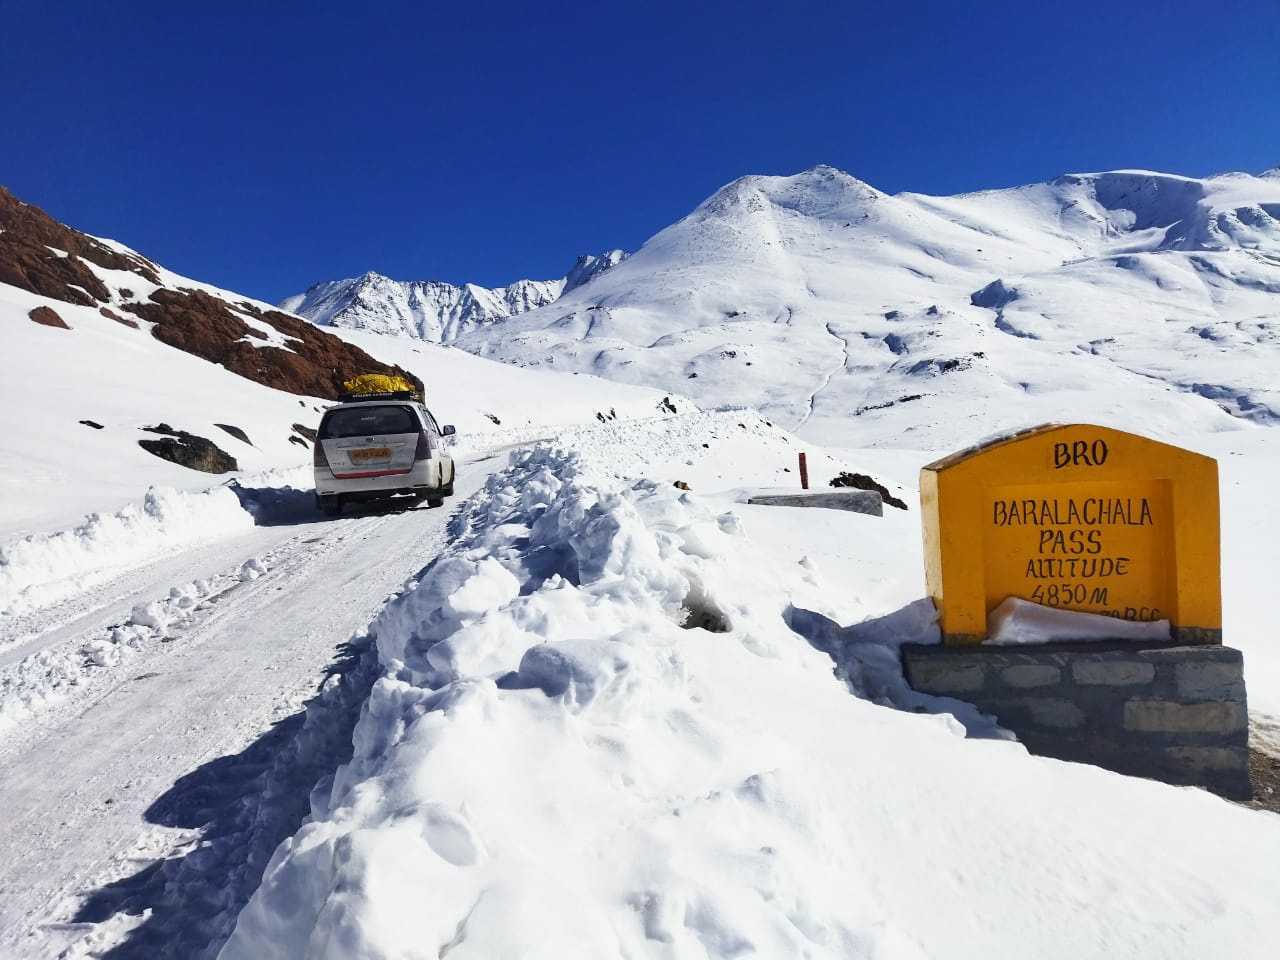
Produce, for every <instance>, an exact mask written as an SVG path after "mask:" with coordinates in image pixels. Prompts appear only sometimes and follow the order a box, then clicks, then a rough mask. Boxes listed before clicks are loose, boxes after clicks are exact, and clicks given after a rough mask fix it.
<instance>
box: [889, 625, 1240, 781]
mask: <svg viewBox="0 0 1280 960" xmlns="http://www.w3.org/2000/svg"><path fill="white" fill-rule="evenodd" d="M902 659H903V667H904V670H905V672H906V677H907V681H908V682H909V683H910V684H911V686H912V687H913V688H914V689H916V690H918V691H919V692H921V693H928V694H935V695H940V696H948V697H955V698H956V699H959V700H966V701H968V702H970V703H972V704H974V705H975V706H977V707H978V708H979V709H980V710H982V711H983V712H984V713H990V714H993V715H995V717H996V718H997V719H998V720H999V722H1000V725H1001V726H1003V727H1005V728H1006V729H1009V730H1012V731H1013V732H1014V733H1015V734H1016V735H1017V737H1018V739H1019V740H1020V741H1022V743H1023V744H1024V745H1025V746H1026V748H1027V749H1028V750H1029V751H1031V752H1032V753H1034V754H1039V755H1041V756H1046V757H1056V758H1058V759H1061V760H1073V761H1076V762H1080V763H1091V764H1095V765H1096V766H1100V767H1106V768H1107V769H1109V770H1115V771H1116V772H1118V773H1126V774H1130V775H1133V776H1139V777H1149V778H1151V779H1153V780H1162V781H1164V782H1165V783H1172V784H1181V785H1190V786H1197V787H1203V788H1205V789H1207V790H1211V791H1213V792H1214V793H1217V794H1219V795H1221V796H1223V797H1228V798H1230V799H1233V800H1247V799H1249V797H1250V787H1249V741H1248V737H1249V717H1248V711H1247V709H1246V703H1245V686H1244V664H1243V658H1242V657H1241V655H1240V651H1238V650H1234V649H1232V648H1230V647H1222V646H1170V645H1168V644H1139V643H1133V642H1132V641H1117V642H1115V643H1108V642H1097V643H1051V644H1037V645H1028V646H1009V647H1004V646H1000V647H995V646H968V647H943V646H930V645H920V644H907V645H905V646H904V647H903V648H902Z"/></svg>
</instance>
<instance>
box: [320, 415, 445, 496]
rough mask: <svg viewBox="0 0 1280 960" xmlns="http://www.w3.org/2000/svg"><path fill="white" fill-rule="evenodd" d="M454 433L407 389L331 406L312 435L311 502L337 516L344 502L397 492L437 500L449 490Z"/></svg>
mask: <svg viewBox="0 0 1280 960" xmlns="http://www.w3.org/2000/svg"><path fill="white" fill-rule="evenodd" d="M453 434H454V429H453V427H452V426H449V425H446V426H443V427H441V426H440V425H439V424H437V423H436V418H435V417H433V416H432V415H431V411H430V410H428V409H427V408H426V407H425V406H423V405H422V404H421V403H420V402H418V401H417V400H415V399H413V397H412V395H411V394H408V393H404V394H386V395H381V396H376V397H372V398H369V399H363V398H362V399H360V400H359V401H357V402H349V403H340V404H338V405H337V406H334V407H330V408H329V409H328V410H326V411H325V414H324V418H323V419H322V420H321V421H320V430H319V434H318V435H317V437H316V445H315V461H314V462H315V475H316V506H317V507H319V508H320V510H322V511H323V512H324V513H326V514H328V515H330V516H336V515H337V514H339V513H341V512H342V506H343V504H344V503H350V502H354V501H361V500H380V499H384V498H387V497H393V496H395V495H396V494H409V495H411V496H413V497H416V498H417V499H419V500H426V501H427V503H428V504H429V505H430V506H433V507H438V506H440V504H442V503H444V498H445V497H447V496H450V495H451V494H452V493H453V481H454V475H455V471H454V464H453V457H452V456H451V455H450V453H449V450H448V444H449V441H448V440H446V438H447V437H451V436H453Z"/></svg>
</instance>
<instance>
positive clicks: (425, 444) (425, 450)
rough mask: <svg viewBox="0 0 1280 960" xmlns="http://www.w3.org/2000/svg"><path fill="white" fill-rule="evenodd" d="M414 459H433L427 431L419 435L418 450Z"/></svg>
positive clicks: (414, 453) (414, 454)
mask: <svg viewBox="0 0 1280 960" xmlns="http://www.w3.org/2000/svg"><path fill="white" fill-rule="evenodd" d="M413 459H415V460H430V459H431V441H430V440H429V439H427V431H425V430H423V431H422V432H421V433H419V434H418V449H417V450H415V451H414V452H413Z"/></svg>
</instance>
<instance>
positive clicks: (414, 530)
mask: <svg viewBox="0 0 1280 960" xmlns="http://www.w3.org/2000/svg"><path fill="white" fill-rule="evenodd" d="M486 466H488V464H486ZM484 474H485V471H484V470H483V468H481V467H476V468H474V469H472V470H469V471H466V472H465V473H463V474H462V475H460V477H459V481H458V496H459V499H461V498H463V497H465V496H467V495H468V494H469V493H470V492H471V491H472V490H473V489H475V487H476V486H477V485H479V484H480V483H482V482H483V480H484ZM456 502H457V501H450V505H449V506H447V507H446V508H444V509H436V510H430V509H427V508H426V507H425V506H423V507H420V508H417V509H414V510H409V511H404V512H397V513H387V514H364V515H357V516H349V517H344V518H342V519H339V520H332V521H320V522H309V523H303V524H299V525H297V526H279V527H262V528H256V529H255V530H254V531H252V532H251V533H249V534H245V535H244V536H241V537H237V538H235V539H233V540H229V541H222V542H220V543H218V544H216V545H215V546H212V547H207V548H202V549H201V550H199V551H194V552H191V553H190V554H189V555H182V556H178V557H174V558H171V559H170V560H167V561H165V562H163V563H160V564H153V565H152V566H150V567H148V568H146V569H144V570H141V571H134V572H133V573H132V574H130V575H129V577H127V578H124V579H123V580H121V581H119V582H117V583H116V584H115V585H114V586H110V585H109V586H108V588H107V594H106V595H103V594H99V596H98V598H97V600H96V601H93V602H85V610H84V611H83V612H81V613H80V614H79V615H78V616H77V615H75V613H76V611H74V610H72V611H70V613H71V614H72V616H71V617H70V618H68V617H67V616H61V617H56V618H54V622H45V623H44V624H43V625H42V626H43V627H44V629H43V630H41V631H40V632H39V633H37V634H36V635H35V636H31V635H30V634H28V635H27V636H26V637H25V638H24V639H22V640H21V641H20V643H19V644H18V645H16V646H14V647H12V648H11V649H10V650H8V651H5V654H6V656H5V659H6V661H12V660H13V659H14V658H15V657H16V656H17V655H18V654H19V653H21V655H22V656H28V655H29V654H31V653H32V652H33V651H34V650H38V649H45V648H50V647H58V646H61V645H66V644H68V643H76V642H78V639H79V638H80V637H83V636H86V635H89V634H92V633H93V632H94V631H95V630H101V628H102V626H103V625H104V624H106V623H110V622H112V620H115V621H117V622H118V621H119V620H120V619H121V618H123V617H127V615H128V611H129V609H130V607H131V605H132V604H133V603H135V602H138V600H139V598H142V599H147V598H148V597H147V591H148V590H152V591H153V593H154V594H155V596H159V597H162V596H164V592H165V591H164V590H160V589H159V588H160V587H161V586H163V585H165V584H172V583H180V582H183V581H185V580H190V579H191V578H193V577H201V576H210V575H212V574H213V573H216V572H217V570H218V569H220V568H226V567H231V568H232V569H234V566H235V564H238V563H239V562H242V561H244V560H246V559H248V558H251V557H261V556H264V555H266V554H269V555H270V557H271V559H270V562H269V563H268V564H267V565H266V566H267V570H266V573H265V574H263V575H261V576H259V577H257V578H256V579H251V580H245V581H241V580H238V579H234V578H232V579H230V580H229V582H230V586H227V587H226V588H225V589H223V590H222V591H221V592H219V593H216V594H215V595H213V596H212V597H211V598H210V601H211V602H209V603H208V604H207V605H205V606H204V607H203V608H202V609H199V610H198V611H197V612H196V613H195V614H194V616H193V617H192V619H191V621H190V622H189V623H188V624H186V625H185V626H183V627H182V628H180V629H179V630H178V631H177V635H176V636H175V637H174V638H173V639H172V640H170V641H168V642H164V643H156V644H153V645H151V646H148V647H144V648H143V649H142V650H141V651H140V652H139V653H138V654H137V655H136V656H134V657H132V658H130V659H128V660H127V661H125V662H123V663H121V664H119V665H117V666H115V667H108V668H105V669H103V670H102V671H101V672H100V673H98V674H94V675H93V676H92V678H91V679H90V680H89V681H88V682H86V683H85V684H83V687H82V688H76V689H73V691H72V692H71V694H70V695H69V696H68V697H66V698H65V699H63V700H61V701H60V702H58V703H56V704H54V705H52V706H50V707H49V708H48V709H47V710H45V711H43V712H39V713H37V714H36V715H33V717H32V718H31V721H30V723H29V724H24V725H21V726H20V727H19V728H17V729H12V730H9V731H7V732H5V733H3V734H0V810H3V811H4V830H3V831H0V956H5V957H9V956H21V957H44V956H58V955H61V952H62V951H64V950H67V951H68V952H67V954H66V955H69V956H84V955H99V954H100V952H101V951H103V950H106V949H110V948H111V947H113V946H114V947H115V949H114V950H112V952H111V953H110V955H111V956H134V955H137V956H142V955H146V956H170V955H172V956H179V955H181V956H184V957H185V956H198V955H200V945H201V939H202V937H206V936H207V935H208V934H213V933H215V932H216V931H214V930H208V931H201V930H199V929H193V928H198V927H199V925H200V923H201V922H202V921H203V922H208V921H209V920H210V917H211V916H213V915H218V916H221V915H223V914H225V913H226V910H227V909H228V908H234V907H235V906H237V904H236V903H234V902H228V901H227V899H226V898H227V896H228V894H227V891H226V890H225V889H223V887H225V884H224V883H223V880H224V878H223V877H212V876H211V877H209V878H208V879H209V880H210V881H212V883H211V884H210V891H215V892H217V895H218V896H221V897H222V898H223V902H220V903H213V904H208V905H206V906H205V908H203V909H202V908H199V907H195V906H193V905H192V904H191V903H186V904H183V909H182V911H181V912H182V914H183V918H182V919H181V926H182V929H181V930H177V929H175V928H173V927H172V926H165V925H166V924H171V923H173V922H176V921H175V918H174V917H172V916H171V917H169V918H167V919H166V918H165V917H164V916H162V914H163V913H164V912H165V903H164V901H165V897H166V896H168V897H169V898H170V899H171V898H172V896H174V895H175V893H174V891H173V890H170V891H169V892H168V894H165V893H163V891H162V888H163V886H164V884H159V886H157V883H156V882H155V876H154V874H155V873H156V871H155V870H154V869H153V868H152V867H151V865H152V864H154V863H156V862H157V861H158V860H160V859H162V858H174V860H171V861H170V863H171V864H172V863H173V862H175V860H176V859H177V858H179V857H184V858H188V859H189V858H190V857H191V854H192V851H193V850H195V851H197V852H198V850H199V848H200V847H201V846H202V845H203V846H205V847H209V846H210V841H209V839H208V838H207V837H205V836H203V835H202V830H203V828H204V827H205V826H206V825H207V824H210V823H216V822H219V820H220V819H225V818H226V817H227V816H229V815H233V814H232V811H231V810H230V809H229V808H232V807H235V808H241V809H243V808H244V807H245V806H246V805H252V804H254V803H256V802H257V800H256V799H255V797H254V796H252V794H253V793H254V791H260V790H261V789H263V783H262V780H261V778H258V777H257V776H256V775H257V774H258V773H260V772H261V770H262V768H263V766H264V764H265V765H267V766H270V765H271V763H272V762H276V763H277V765H278V762H279V756H278V755H277V754H279V753H280V751H281V750H282V749H285V748H287V747H288V744H287V743H285V740H286V739H287V738H286V737H285V736H284V733H287V734H288V735H289V736H292V735H293V734H294V733H295V732H296V730H297V729H298V728H300V727H301V720H300V714H299V711H300V708H301V705H302V704H303V702H304V701H305V700H306V699H307V698H308V697H311V696H312V695H313V694H314V693H315V691H316V689H317V686H318V685H319V684H320V682H321V680H322V679H323V678H324V676H325V674H326V670H327V669H329V667H330V665H331V664H333V663H334V662H335V660H340V659H341V656H342V655H341V653H340V651H339V649H338V648H339V647H340V645H341V644H343V643H344V642H345V641H347V640H348V639H350V638H351V636H352V635H353V634H356V633H359V632H360V631H362V630H363V628H364V627H365V626H366V625H367V623H368V622H369V620H370V618H371V617H372V616H373V615H374V614H375V613H376V612H377V611H378V609H379V608H380V607H381V606H382V604H383V602H384V601H385V599H386V598H387V596H388V594H390V593H393V592H394V591H396V590H397V589H398V588H399V587H400V586H401V584H402V583H403V582H404V581H405V579H406V578H408V577H410V576H412V575H413V574H415V573H417V572H418V571H419V570H420V569H421V568H422V567H423V566H425V565H426V564H427V563H429V562H430V561H431V559H432V558H433V557H434V556H435V554H436V553H437V552H438V551H439V550H440V548H441V547H442V546H443V544H444V543H445V541H446V538H447V535H448V534H447V526H448V523H447V521H448V518H449V516H450V514H451V513H452V509H451V507H452V504H453V503H456ZM155 596H153V597H151V599H154V598H155ZM65 612H66V611H64V613H65ZM57 620H61V621H62V622H61V623H60V624H58V623H56V621H57ZM37 626H41V625H37ZM273 728H274V729H273ZM282 731H283V732H282ZM273 738H274V739H273ZM348 742H349V738H348ZM237 767H239V768H240V769H237ZM213 769H216V771H217V775H216V776H212V775H210V776H208V777H202V772H209V773H210V774H212V770H213ZM202 779H203V780H206V781H207V782H208V787H207V788H202V787H201V782H202ZM184 784H185V785H187V786H188V787H192V789H186V790H183V789H181V788H182V787H183V785H184ZM227 784H237V785H238V787H239V794H238V795H237V790H236V789H231V790H228V788H227ZM308 789H309V786H303V787H302V789H301V801H300V804H301V806H300V808H299V809H300V811H304V810H305V803H306V792H307V790H308ZM210 791H212V792H210ZM296 805H297V804H295V806H296ZM251 819H252V818H251ZM296 825H297V822H296V819H295V820H294V822H293V823H292V824H284V825H282V829H283V831H284V833H288V832H291V831H292V830H293V829H294V828H296ZM281 835H283V834H281ZM278 839H279V838H278V837H275V838H274V839H273V838H271V837H266V838H259V842H264V843H268V844H270V845H272V846H273V845H274V842H275V840H278ZM213 846H216V844H213ZM224 852H225V851H224ZM232 859H233V860H234V859H235V857H234V856H233V857H232ZM157 891H160V892H157ZM86 896H88V897H89V898H90V899H89V900H88V901H86V900H85V899H84V898H85V897H86ZM202 896H205V897H206V898H208V897H209V896H210V892H209V891H206V892H205V893H203V894H202ZM215 899H216V897H215ZM230 899H231V900H232V901H234V899H235V895H231V897H230ZM86 902H87V903H89V904H90V907H89V908H88V909H86V906H85V904H86ZM94 904H96V906H94ZM95 911H96V912H95ZM142 911H149V912H142ZM174 912H175V911H172V910H171V911H170V913H174ZM130 914H139V915H137V916H130ZM231 917H232V918H233V917H234V913H232V914H231ZM149 924H150V925H157V924H159V925H161V926H164V927H165V929H163V930H155V929H153V930H150V931H148V929H147V927H148V925H149ZM175 938H177V940H178V941H181V942H182V943H183V946H181V947H179V946H178V945H177V942H175ZM161 943H164V944H165V946H164V948H163V949H160V950H157V948H158V947H159V946H160V944H161ZM68 948H69V949H68ZM174 949H177V951H178V952H177V953H174V952H172V951H173V950H174Z"/></svg>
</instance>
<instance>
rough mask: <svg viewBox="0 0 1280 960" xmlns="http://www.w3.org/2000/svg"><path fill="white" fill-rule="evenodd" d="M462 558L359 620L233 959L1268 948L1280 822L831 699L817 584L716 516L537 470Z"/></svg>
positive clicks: (660, 493) (477, 513)
mask: <svg viewBox="0 0 1280 960" xmlns="http://www.w3.org/2000/svg"><path fill="white" fill-rule="evenodd" d="M815 512H817V511H815ZM458 532H459V536H458V538H457V539H456V541H455V543H454V545H453V546H452V547H450V548H449V550H447V551H446V552H445V553H444V554H443V555H442V556H441V557H440V559H439V560H438V561H437V562H436V563H435V564H434V566H433V567H432V568H430V569H429V570H428V571H427V572H426V573H425V574H424V575H423V576H422V578H421V579H419V580H418V581H416V582H413V583H411V584H410V585H408V586H407V588H406V590H405V592H404V593H403V594H402V595H401V596H399V597H398V598H397V599H395V600H393V601H392V602H391V603H390V604H389V605H388V606H387V607H386V608H385V610H384V611H383V613H382V614H381V615H380V616H379V618H378V619H377V620H376V621H375V623H374V625H373V627H372V632H373V634H374V636H375V639H376V642H377V646H378V651H379V656H380V659H381V663H382V668H383V670H384V674H383V676H382V677H381V678H380V679H379V680H378V681H377V682H376V683H375V684H374V686H373V688H372V691H371V693H370V696H369V699H368V701H367V703H366V704H365V707H364V711H363V713H362V715H361V718H360V721H359V723H358V725H357V728H356V730H355V734H354V754H353V756H352V759H351V761H350V762H349V763H348V764H346V765H345V766H343V767H342V768H340V769H339V770H338V772H337V773H336V775H335V776H334V778H333V780H332V781H331V782H326V783H324V784H322V785H321V786H320V787H318V788H317V789H316V791H314V792H313V794H312V808H313V812H312V817H311V819H310V820H309V821H308V822H307V823H306V824H305V825H304V826H303V827H302V828H301V829H300V830H299V832H298V833H297V834H296V835H295V836H294V837H292V838H291V839H289V840H287V841H285V842H284V843H283V844H282V845H281V846H280V847H279V848H278V849H277V851H276V853H275V855H274V857H273V858H272V860H271V863H270V864H269V865H268V867H267V870H266V872H265V874H264V877H263V882H262V885H261V887H260V888H259V890H258V892H257V893H256V894H255V896H254V898H253V900H252V901H251V902H250V903H249V905H248V906H247V907H246V908H245V910H244V911H243V912H242V914H241V916H240V918H239V921H238V924H237V927H236V930H235V933H234V934H233V936H232V937H231V939H230V940H229V941H228V943H227V945H226V947H225V948H224V950H223V952H222V954H221V956H222V957H223V958H224V960H242V958H254V960H268V958H304V957H305V958H315V960H318V958H330V957H332V958H339V957H342V958H345V957H352V956H367V957H410V956H437V955H444V954H446V953H447V954H448V955H449V957H450V958H451V960H466V958H489V957H508V956H522V957H553V956H554V957H557V958H572V957H584V958H585V957H590V958H598V957H614V956H628V957H668V958H677V957H681V958H682V957H699V958H702V957H740V956H747V955H755V956H765V957H792V956H806V957H815V958H816V957H893V958H922V957H926V956H947V957H974V958H978V957H981V958H984V960H990V958H995V957H1024V956H1037V957H1064V958H1065V957H1071V958H1081V957H1101V956H1146V957H1153V956H1169V957H1173V956H1205V955H1229V956H1236V957H1260V956H1263V955H1265V954H1266V953H1267V947H1266V945H1267V944H1268V942H1269V941H1270V940H1271V939H1272V938H1273V937H1274V936H1275V935H1276V934H1280V915H1277V914H1276V911H1275V909H1274V898H1273V895H1272V891H1273V890H1274V887H1275V882H1276V880H1277V877H1278V875H1280V874H1278V871H1280V866H1277V865H1278V864H1280V820H1277V819H1276V818H1274V817H1271V816H1270V815H1267V814H1261V813H1256V812H1252V811H1248V810H1244V809H1241V808H1238V807H1234V806H1231V805H1229V804H1227V803H1225V802H1223V801H1221V800H1218V799H1217V798H1215V797H1212V796H1209V795H1207V794H1203V793H1201V792H1198V791H1194V790H1180V789H1175V788H1170V787H1166V786H1164V785H1161V784H1156V783H1152V782H1148V781H1142V780H1132V779H1128V778H1124V777H1120V776H1118V775H1115V774H1111V773H1108V772H1106V771H1102V770H1099V769H1096V768H1092V767H1086V766H1077V765H1072V764H1063V763H1059V762H1056V761H1051V760H1043V759H1038V758H1030V757H1028V756H1027V755H1026V754H1025V752H1024V751H1023V750H1022V748H1021V747H1019V746H1018V745H1016V744H1009V743H1003V742H993V741H977V740H966V739H963V738H961V737H959V736H957V735H956V733H957V725H956V724H954V723H953V722H951V721H949V720H948V719H947V718H938V717H931V716H922V715H915V714H912V713H910V712H906V711H900V710H892V709H884V708H883V707H880V706H876V705H874V704H872V703H870V702H868V701H867V700H864V699H861V698H860V697H858V696H852V695H850V692H851V691H850V686H848V685H846V684H845V683H843V682H841V680H840V679H838V678H837V677H835V676H834V675H833V664H832V661H831V659H830V658H829V657H827V656H826V655H825V654H823V653H821V652H819V651H818V650H816V649H815V648H814V646H812V645H811V643H810V642H807V641H806V640H805V639H804V638H803V637H802V636H801V635H800V634H799V633H797V632H795V631H794V630H793V629H791V627H789V626H788V623H787V617H788V611H792V610H793V609H816V608H819V607H820V604H821V596H820V591H818V589H817V588H816V587H815V586H813V585H812V583H810V582H809V581H811V580H814V579H815V578H814V577H813V576H812V574H811V572H810V571H807V570H806V569H805V567H804V566H803V565H800V564H795V563H790V562H787V563H784V562H782V561H780V560H778V559H777V558H775V556H774V555H773V554H772V553H771V552H770V551H768V550H766V549H764V548H762V547H761V545H759V544H757V543H756V542H755V541H753V540H752V538H751V535H750V523H749V522H746V523H744V522H742V518H741V517H740V516H739V515H738V514H737V513H735V512H732V511H730V512H723V513H717V512H716V510H714V509H709V508H708V506H707V505H706V503H705V502H704V501H700V500H699V499H697V498H696V497H693V496H690V495H688V494H681V493H680V492H679V491H677V490H675V489H673V488H672V487H670V486H669V484H668V483H662V484H658V483H654V482H651V481H638V482H636V481H631V482H628V481H621V480H617V479H612V478H608V477H605V476H604V475H602V474H601V473H599V472H595V471H593V470H592V469H590V468H589V467H588V465H587V464H586V463H585V462H584V461H583V460H581V459H580V458H578V457H576V456H574V455H569V454H564V453H559V452H553V451H550V450H547V449H538V450H535V451H532V452H527V453H523V454H520V455H518V456H517V457H516V458H515V459H514V463H513V466H512V468H511V469H510V470H508V471H506V472H505V473H502V474H498V475H495V476H494V477H492V478H491V479H490V481H489V483H488V485H487V487H486V488H485V490H484V491H482V492H481V493H479V494H477V495H476V496H475V497H473V498H472V499H471V500H470V501H469V502H468V504H467V505H466V507H465V508H464V510H463V511H462V513H461V514H460V517H459V519H458ZM904 620H906V621H909V626H910V629H912V630H915V631H919V630H922V629H925V628H926V626H927V625H926V624H925V623H923V622H916V621H920V620H921V618H920V617H919V616H917V615H916V614H915V613H911V612H908V613H906V614H904ZM879 629H881V630H882V631H886V632H887V633H891V631H889V627H888V623H887V622H882V623H881V625H880V628H879ZM889 639H891V637H887V638H886V640H889ZM853 691H854V692H855V693H863V692H865V691H860V690H859V689H858V688H857V684H856V683H854V685H853ZM1137 810H1140V811H1141V816H1131V815H1129V812H1131V811H1137Z"/></svg>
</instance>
